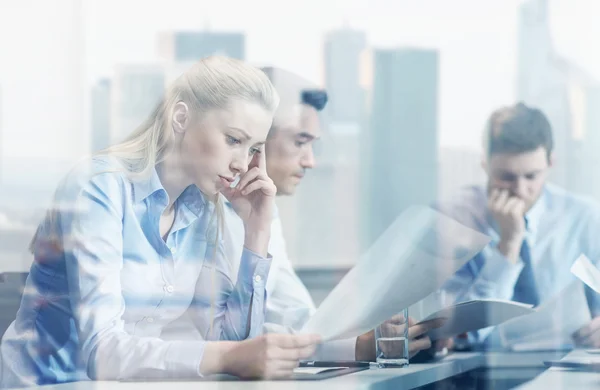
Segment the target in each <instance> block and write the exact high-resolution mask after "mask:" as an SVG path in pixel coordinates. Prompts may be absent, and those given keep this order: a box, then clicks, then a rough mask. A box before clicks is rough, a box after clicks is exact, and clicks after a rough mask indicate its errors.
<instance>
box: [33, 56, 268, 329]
mask: <svg viewBox="0 0 600 390" xmlns="http://www.w3.org/2000/svg"><path fill="white" fill-rule="evenodd" d="M234 99H238V100H242V101H247V102H251V103H256V104H258V105H260V106H261V107H263V108H264V109H266V110H267V111H269V112H270V113H272V114H274V113H275V110H276V109H277V105H278V104H279V97H278V95H277V92H276V91H275V88H274V87H273V85H272V84H271V82H270V81H269V78H268V77H267V75H266V74H265V73H264V72H262V71H261V70H260V69H258V68H255V67H253V66H251V65H249V64H246V63H245V62H243V61H240V60H236V59H232V58H228V57H223V56H211V57H207V58H204V59H202V60H200V61H199V62H197V63H195V64H194V65H193V66H191V68H190V69H188V70H187V71H186V72H185V73H183V74H182V75H181V76H179V78H177V79H176V80H175V81H174V82H173V83H172V84H171V85H170V86H169V87H168V88H167V91H166V93H165V95H164V98H163V99H162V101H161V102H160V103H159V104H158V105H157V106H156V108H155V109H154V111H153V112H152V114H151V115H150V116H149V117H148V119H146V120H145V121H144V122H143V123H142V124H141V125H140V126H139V127H138V128H137V129H135V130H134V131H133V132H132V133H131V134H130V135H129V136H128V137H127V138H126V139H125V140H124V141H122V142H120V143H118V144H115V145H113V146H110V147H108V148H106V149H104V150H101V151H99V152H97V153H96V154H95V155H110V156H113V157H115V158H116V159H117V161H118V162H119V163H120V165H121V168H122V170H123V171H124V173H125V174H126V176H127V177H128V178H129V179H130V180H132V181H135V180H141V179H147V178H149V177H150V176H151V175H152V172H153V170H154V168H155V166H156V165H157V164H159V163H161V162H163V161H164V160H165V158H166V157H167V155H168V154H169V153H170V152H171V150H172V148H173V145H174V133H173V125H172V117H173V110H174V107H175V105H176V104H177V103H178V102H184V103H186V104H187V105H188V107H189V108H190V111H191V112H192V114H193V115H196V116H198V115H200V116H201V115H202V113H203V112H207V111H209V110H213V109H227V108H228V105H229V103H230V102H231V101H232V100H234ZM209 200H210V201H214V202H215V208H214V210H215V213H214V214H213V216H214V215H215V214H216V220H217V224H216V225H217V226H216V227H217V229H216V235H214V236H213V237H211V239H214V240H215V241H214V243H215V250H214V252H213V275H214V261H215V260H216V251H217V248H218V247H219V242H220V237H222V234H223V229H224V212H223V205H222V201H221V200H220V197H218V196H217V197H216V198H215V199H209ZM55 213H56V210H51V211H50V212H49V214H48V216H47V220H46V222H49V221H48V219H50V220H54V223H52V222H50V224H49V225H52V226H54V225H55V224H56V219H55V216H54V217H53V216H52V215H54V214H55ZM213 222H214V218H213V217H211V222H210V224H212V223H213ZM211 231H212V232H214V231H215V230H214V229H208V231H207V234H208V232H211ZM38 233H39V229H38V232H36V235H35V236H34V237H33V239H32V242H31V245H30V248H31V249H32V251H34V249H35V243H36V240H37V239H38ZM211 235H212V234H211ZM57 244H58V243H57ZM59 245H60V244H59ZM212 279H214V276H213V277H212ZM212 306H213V305H212V303H211V311H212ZM212 319H213V318H212V316H211V330H210V331H209V335H210V334H212Z"/></svg>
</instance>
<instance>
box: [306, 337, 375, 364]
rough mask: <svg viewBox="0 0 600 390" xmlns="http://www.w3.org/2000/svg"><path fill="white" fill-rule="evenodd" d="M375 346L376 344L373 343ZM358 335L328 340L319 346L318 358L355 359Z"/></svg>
mask: <svg viewBox="0 0 600 390" xmlns="http://www.w3.org/2000/svg"><path fill="white" fill-rule="evenodd" d="M373 348H375V344H373ZM355 358H356V337H354V338H351V339H343V340H333V341H327V342H325V343H323V344H321V346H320V347H319V349H318V351H317V353H316V360H355Z"/></svg>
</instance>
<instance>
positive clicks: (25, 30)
mask: <svg viewBox="0 0 600 390" xmlns="http://www.w3.org/2000/svg"><path fill="white" fill-rule="evenodd" d="M521 2H522V1H521V0H339V1H338V0H303V1H288V0H254V1H248V0H227V1H222V0H221V1H216V0H215V1H206V0H52V1H47V0H19V1H13V0H0V53H2V54H0V55H1V56H2V57H1V58H0V94H1V95H0V129H1V135H0V146H1V149H0V152H1V153H2V157H3V159H4V160H7V159H11V158H13V157H24V158H29V157H34V156H37V157H40V158H45V159H48V160H49V161H53V160H57V159H72V158H75V157H77V156H79V155H80V154H81V153H82V152H83V151H85V147H87V145H89V134H88V133H89V126H88V120H87V112H88V111H89V92H90V88H91V86H92V85H93V83H94V82H95V81H96V80H97V79H98V78H100V77H110V75H111V74H112V70H113V68H114V67H115V65H117V64H121V63H145V62H153V61H156V52H155V38H156V34H157V33H158V32H161V31H169V30H197V29H204V28H209V29H212V30H215V31H227V30H234V31H242V32H245V33H246V34H247V57H248V58H247V59H248V60H249V61H250V62H252V63H255V64H271V65H275V66H279V67H283V68H286V69H288V70H290V71H294V72H296V73H299V74H301V75H304V76H305V77H307V78H309V79H312V80H314V81H316V82H319V83H322V81H323V80H322V78H323V75H322V43H323V35H324V34H325V32H326V31H328V30H331V29H334V28H339V27H340V26H342V25H343V24H344V23H347V24H349V25H350V26H352V27H354V28H358V29H362V30H364V31H366V32H367V36H368V40H369V44H370V45H372V46H373V47H375V48H377V47H409V46H410V47H426V48H435V49H438V50H440V61H441V62H440V91H439V99H440V112H439V115H440V118H439V123H440V128H439V132H440V141H439V143H440V146H441V147H460V148H469V149H476V148H478V146H479V133H480V130H481V127H482V125H483V123H484V121H485V119H486V117H487V116H488V115H489V113H490V111H491V110H493V109H494V108H496V107H498V106H501V105H505V104H509V103H511V102H512V101H513V99H514V93H515V88H514V87H515V86H514V83H515V64H516V58H515V53H516V43H517V14H518V5H519V4H520V3H521ZM77 3H80V4H82V11H81V14H82V15H83V17H82V18H80V19H77V18H75V16H74V15H75V13H74V12H73V9H74V7H73V4H77ZM551 4H552V7H551V22H552V28H553V35H554V37H555V42H556V44H557V48H558V50H559V51H560V52H561V53H562V54H563V55H565V56H566V57H568V58H571V59H572V60H574V61H576V62H577V63H579V65H581V66H582V67H583V68H584V69H586V70H588V71H589V72H590V73H592V74H593V75H595V76H596V77H597V78H598V79H600V51H599V50H596V47H597V45H596V44H595V42H594V38H596V41H597V37H600V24H598V23H597V20H598V19H599V18H600V1H597V0H551ZM74 20H79V21H80V22H81V24H80V25H79V26H77V25H76V24H75V22H74ZM76 31H82V32H83V35H81V34H76V33H75V32H76ZM77 37H80V40H79V41H78V40H77ZM78 42H79V44H80V45H79V46H78ZM78 47H79V49H78ZM78 69H79V70H81V71H82V77H81V79H82V80H83V81H81V82H79V83H78V82H76V81H75V78H74V77H73V75H74V74H77V73H76V72H77V71H78ZM82 100H83V101H82ZM77 107H83V108H85V109H86V110H87V111H86V113H85V114H84V115H78V112H79V111H80V110H78V109H77Z"/></svg>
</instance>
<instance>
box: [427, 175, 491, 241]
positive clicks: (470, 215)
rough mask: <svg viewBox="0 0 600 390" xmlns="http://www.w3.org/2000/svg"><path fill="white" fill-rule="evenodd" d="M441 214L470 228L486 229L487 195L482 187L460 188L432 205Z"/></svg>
mask: <svg viewBox="0 0 600 390" xmlns="http://www.w3.org/2000/svg"><path fill="white" fill-rule="evenodd" d="M433 208H434V209H436V210H437V211H439V212H441V213H442V214H444V215H446V216H448V217H450V218H452V219H454V220H456V221H457V222H459V223H461V224H463V225H465V226H468V227H470V228H473V229H476V230H479V231H482V230H485V229H486V228H487V225H488V222H487V195H486V189H485V187H483V186H468V187H462V188H460V189H459V190H458V191H456V192H455V193H453V194H452V195H451V196H448V197H447V198H445V199H441V200H439V201H437V202H435V203H434V204H433Z"/></svg>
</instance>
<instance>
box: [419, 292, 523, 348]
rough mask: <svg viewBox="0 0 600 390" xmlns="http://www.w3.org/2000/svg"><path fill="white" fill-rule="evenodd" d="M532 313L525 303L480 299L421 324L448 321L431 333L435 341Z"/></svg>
mask: <svg viewBox="0 0 600 390" xmlns="http://www.w3.org/2000/svg"><path fill="white" fill-rule="evenodd" d="M532 312H534V309H533V308H532V306H531V305H526V304H523V303H518V302H513V301H506V300H498V299H478V300H472V301H466V302H461V303H457V304H455V305H452V306H450V307H446V308H444V309H442V310H440V311H437V312H435V313H433V314H431V315H429V316H427V317H426V318H425V319H424V320H423V321H420V322H425V321H429V320H434V319H437V318H446V319H447V320H446V323H445V324H444V325H443V326H442V327H440V328H438V329H433V330H431V331H429V333H428V335H429V338H430V339H431V340H432V341H434V340H439V339H445V338H450V337H454V336H457V335H459V334H462V333H466V332H472V331H474V330H479V329H483V328H487V327H490V326H496V325H500V324H502V323H504V322H506V321H508V320H511V319H513V318H516V317H520V316H523V315H526V314H530V313H532ZM409 315H410V312H409Z"/></svg>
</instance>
